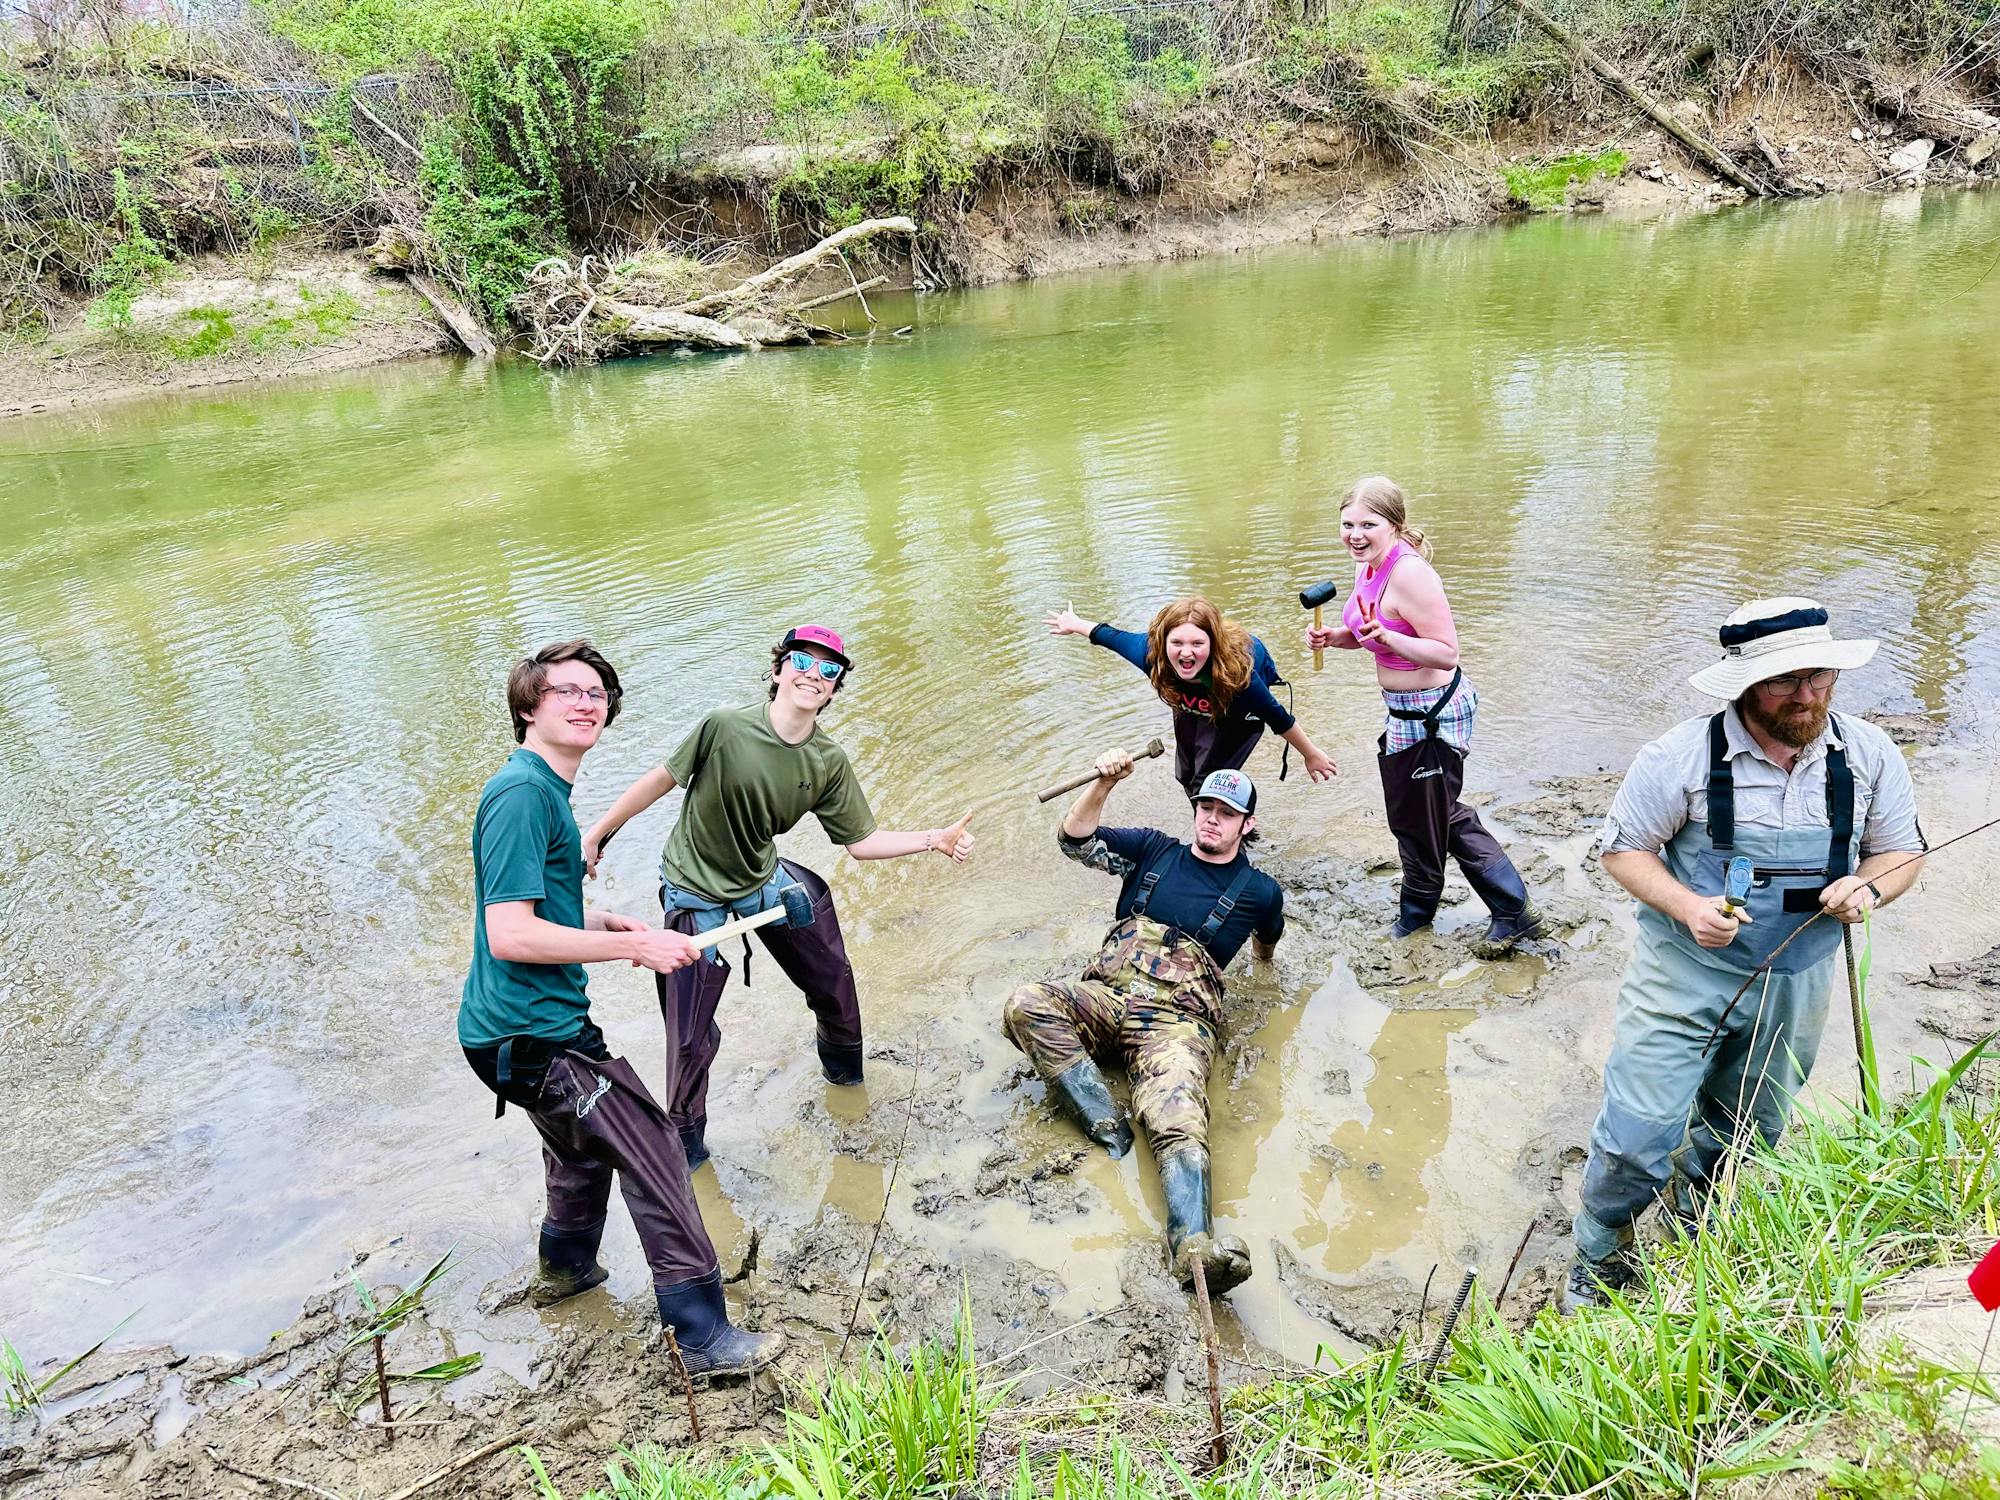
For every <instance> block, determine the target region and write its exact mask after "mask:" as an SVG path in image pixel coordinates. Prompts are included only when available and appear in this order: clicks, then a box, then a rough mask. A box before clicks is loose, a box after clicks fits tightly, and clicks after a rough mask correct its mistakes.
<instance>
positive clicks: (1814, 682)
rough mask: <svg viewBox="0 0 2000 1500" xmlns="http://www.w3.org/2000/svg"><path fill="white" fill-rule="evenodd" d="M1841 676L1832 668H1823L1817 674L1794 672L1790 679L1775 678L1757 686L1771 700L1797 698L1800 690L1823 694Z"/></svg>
mask: <svg viewBox="0 0 2000 1500" xmlns="http://www.w3.org/2000/svg"><path fill="white" fill-rule="evenodd" d="M1839 676H1840V673H1838V672H1836V671H1835V670H1834V669H1833V668H1832V667H1821V668H1820V669H1819V670H1818V671H1817V672H1794V673H1792V674H1791V675H1790V676H1788V677H1773V678H1770V679H1769V680H1768V681H1765V682H1760V683H1758V684H1757V687H1758V690H1759V691H1760V692H1762V693H1763V694H1764V695H1765V696H1766V697H1770V698H1795V697H1797V696H1798V692H1799V689H1800V688H1806V687H1809V688H1811V689H1812V690H1813V691H1814V692H1815V693H1823V692H1825V691H1826V690H1827V689H1828V688H1830V687H1832V686H1833V684H1834V682H1835V680H1836V679H1837V678H1838V677H1839Z"/></svg>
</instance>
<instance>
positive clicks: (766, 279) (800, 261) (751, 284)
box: [672, 215, 917, 317]
mask: <svg viewBox="0 0 2000 1500" xmlns="http://www.w3.org/2000/svg"><path fill="white" fill-rule="evenodd" d="M916 232H917V225H916V221H915V220H914V219H910V218H906V217H904V216H902V215H897V216H896V217H894V218H888V219H863V220H862V221H861V222H860V223H859V224H850V225H848V226H847V228H845V229H842V230H839V231H837V232H835V233H833V234H830V235H828V236H827V237H826V238H825V239H823V240H821V241H820V242H819V243H818V244H817V245H814V246H813V247H812V248H811V249H810V250H802V251H800V252H799V253H798V254H797V255H793V256H788V257H786V258H785V259H784V260H781V261H779V262H778V263H777V264H776V265H774V266H771V267H768V268H767V269H765V270H762V271H759V272H758V273H757V274H756V275H755V276H752V277H751V278H750V279H749V280H747V281H741V282H738V283H737V284H736V285H735V286H733V287H730V288H729V289H728V290H726V291H720V292H708V293H705V294H703V295H702V296H699V297H696V298H694V299H693V300H692V301H688V302H683V303H681V304H680V305H679V306H677V307H675V308H673V309H672V311H674V312H678V313H692V314H694V315H695V316H697V317H699V316H702V315H705V314H709V313H715V312H720V311H721V310H722V309H724V308H726V307H730V306H733V305H734V304H736V303H738V302H745V301H748V300H749V299H750V298H752V297H755V296H756V295H757V294H758V293H760V292H762V291H764V290H765V289H766V288H767V287H772V286H775V285H777V284H778V283H780V282H784V281H789V280H791V279H792V277H794V276H797V275H799V274H801V273H802V272H805V271H809V270H811V269H812V268H813V267H814V266H816V265H818V264H819V263H820V262H821V261H822V260H825V259H826V258H827V257H828V256H829V255H832V254H833V253H835V252H836V251H838V250H840V249H842V248H843V247H845V246H847V245H851V244H854V243H855V242H856V241H858V240H865V239H869V238H871V237H873V236H875V235H878V234H905V235H911V236H914V235H915V234H916Z"/></svg>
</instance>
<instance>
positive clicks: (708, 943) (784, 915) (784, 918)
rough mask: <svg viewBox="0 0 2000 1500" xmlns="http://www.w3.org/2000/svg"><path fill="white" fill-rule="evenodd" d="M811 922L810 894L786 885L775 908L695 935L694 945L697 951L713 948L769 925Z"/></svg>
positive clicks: (808, 924) (800, 887) (799, 924)
mask: <svg viewBox="0 0 2000 1500" xmlns="http://www.w3.org/2000/svg"><path fill="white" fill-rule="evenodd" d="M812 920H813V906H812V894H811V892H809V891H807V890H806V888H805V887H804V886H801V885H788V886H785V887H784V888H783V889H782V890H780V891H779V892H778V904H777V905H776V906H767V907H765V908H764V910H762V911H760V912H755V913H753V914H751V915H750V916H747V917H737V918H736V919H735V920H733V921H729V922H724V923H723V924H722V925H721V926H720V927H716V928H712V929H711V930H709V931H708V932H703V933H697V934H696V935H695V940H694V945H695V947H697V948H713V947H714V946H715V945H716V944H717V943H721V942H726V941H727V940H728V939H730V938H733V937H735V936H737V935H738V934H739V933H744V932H751V931H754V930H755V929H757V928H759V927H769V926H770V925H771V924H772V923H773V922H788V923H790V925H792V926H793V927H809V926H811V925H812Z"/></svg>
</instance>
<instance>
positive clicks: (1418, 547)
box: [1340, 474, 1431, 562]
mask: <svg viewBox="0 0 2000 1500" xmlns="http://www.w3.org/2000/svg"><path fill="white" fill-rule="evenodd" d="M1350 505H1358V506H1360V507H1361V508H1362V509H1364V510H1372V511H1373V512H1374V513H1375V514H1376V515H1378V516H1380V517H1381V518H1382V519H1383V520H1385V521H1387V522H1388V523H1389V524H1390V525H1391V526H1393V527H1395V528H1396V535H1397V536H1398V537H1400V538H1401V539H1402V540H1403V542H1404V544H1405V545H1406V546H1408V547H1409V549H1410V550H1411V551H1412V552H1414V553H1416V554H1417V556H1419V557H1421V558H1422V559H1423V560H1424V561H1425V562H1429V561H1430V560H1431V544H1430V542H1429V540H1428V539H1427V538H1426V537H1425V536H1424V533H1423V531H1422V529H1421V528H1419V527H1416V526H1412V525H1411V524H1410V502H1409V500H1408V499H1407V498H1406V497H1405V496H1404V494H1403V487H1402V486H1401V485H1399V484H1397V483H1396V481H1395V480H1393V479H1391V478H1390V477H1389V476H1388V475H1387V474H1367V475H1364V476H1362V477H1361V478H1360V479H1357V480H1355V481H1354V483H1353V484H1352V485H1350V486H1349V487H1348V491H1347V494H1346V496H1345V497H1344V498H1342V500H1341V502H1340V508H1341V509H1342V510H1345V509H1347V507H1348V506H1350Z"/></svg>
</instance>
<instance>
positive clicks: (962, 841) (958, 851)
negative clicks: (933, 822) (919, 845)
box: [924, 807, 972, 865]
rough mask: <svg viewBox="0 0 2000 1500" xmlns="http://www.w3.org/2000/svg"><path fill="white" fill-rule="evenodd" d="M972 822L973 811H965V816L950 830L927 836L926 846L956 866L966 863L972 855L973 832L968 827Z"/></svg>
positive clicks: (941, 829) (942, 830)
mask: <svg viewBox="0 0 2000 1500" xmlns="http://www.w3.org/2000/svg"><path fill="white" fill-rule="evenodd" d="M971 821H972V809H971V808H969V807H968V808H967V809H966V810H965V816H964V817H962V818H960V819H959V820H958V821H957V822H956V823H954V824H952V825H951V827H949V828H939V829H937V830H935V831H934V832H932V833H930V834H928V835H926V836H925V840H924V846H925V847H926V848H928V849H934V850H936V851H937V852H938V853H939V854H942V855H944V856H945V857H946V858H947V859H949V860H950V861H951V862H952V863H953V864H955V865H962V864H964V863H965V861H966V859H967V857H968V856H969V855H970V854H971V853H972V830H971V829H970V828H969V827H967V826H966V825H967V824H969V823H970V822H971Z"/></svg>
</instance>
